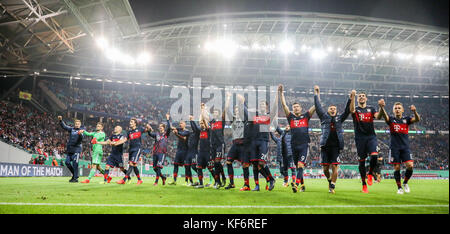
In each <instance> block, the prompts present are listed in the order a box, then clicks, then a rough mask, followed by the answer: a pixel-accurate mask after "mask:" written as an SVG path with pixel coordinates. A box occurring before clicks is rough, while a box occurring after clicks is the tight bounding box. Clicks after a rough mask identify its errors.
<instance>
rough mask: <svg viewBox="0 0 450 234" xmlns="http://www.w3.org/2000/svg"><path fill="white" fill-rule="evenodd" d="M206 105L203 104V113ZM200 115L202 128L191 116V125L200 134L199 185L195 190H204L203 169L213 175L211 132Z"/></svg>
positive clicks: (198, 157)
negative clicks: (206, 169)
mask: <svg viewBox="0 0 450 234" xmlns="http://www.w3.org/2000/svg"><path fill="white" fill-rule="evenodd" d="M203 107H204V104H203V103H202V111H203ZM202 116H203V114H202V115H200V127H199V126H198V125H197V123H195V122H194V121H193V119H192V116H191V125H192V130H193V131H194V132H198V134H199V149H198V156H197V172H198V181H199V184H198V185H197V186H195V188H204V185H203V169H205V168H208V169H209V170H210V173H212V168H213V165H211V164H212V163H211V162H214V161H213V160H211V130H210V128H209V126H208V123H207V120H206V118H203V117H202Z"/></svg>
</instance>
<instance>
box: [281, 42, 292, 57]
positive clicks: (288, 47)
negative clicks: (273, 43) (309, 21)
mask: <svg viewBox="0 0 450 234" xmlns="http://www.w3.org/2000/svg"><path fill="white" fill-rule="evenodd" d="M279 49H280V51H281V52H282V53H283V54H290V53H292V52H293V51H294V49H295V47H294V45H293V44H292V42H290V41H289V40H284V41H282V42H281V43H280V45H279Z"/></svg>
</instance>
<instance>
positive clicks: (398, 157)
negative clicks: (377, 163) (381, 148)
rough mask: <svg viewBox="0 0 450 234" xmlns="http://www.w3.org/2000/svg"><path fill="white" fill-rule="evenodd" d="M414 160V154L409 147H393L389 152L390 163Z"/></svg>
mask: <svg viewBox="0 0 450 234" xmlns="http://www.w3.org/2000/svg"><path fill="white" fill-rule="evenodd" d="M412 161H413V159H412V154H411V151H410V150H409V148H406V149H395V148H392V149H391V150H390V152H389V164H401V163H406V162H412Z"/></svg>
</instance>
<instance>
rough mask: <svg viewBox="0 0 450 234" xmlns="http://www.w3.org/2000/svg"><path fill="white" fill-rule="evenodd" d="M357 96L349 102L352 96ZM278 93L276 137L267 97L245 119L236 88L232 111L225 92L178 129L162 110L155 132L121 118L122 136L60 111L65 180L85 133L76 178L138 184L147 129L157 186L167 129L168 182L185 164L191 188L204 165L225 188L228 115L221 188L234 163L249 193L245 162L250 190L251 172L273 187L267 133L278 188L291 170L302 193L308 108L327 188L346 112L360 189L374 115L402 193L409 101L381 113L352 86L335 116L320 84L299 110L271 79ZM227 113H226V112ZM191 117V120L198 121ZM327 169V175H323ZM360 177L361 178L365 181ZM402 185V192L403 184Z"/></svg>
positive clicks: (409, 166) (374, 151)
mask: <svg viewBox="0 0 450 234" xmlns="http://www.w3.org/2000/svg"><path fill="white" fill-rule="evenodd" d="M356 96H357V98H356V99H357V104H355V97H356ZM278 97H279V98H280V99H281V104H282V107H283V110H284V112H285V114H286V118H287V121H288V124H287V125H286V126H285V130H282V129H281V128H280V127H277V128H276V132H278V133H279V134H280V136H279V137H277V136H276V135H275V134H274V133H273V132H274V131H275V129H274V128H273V127H270V125H271V123H273V121H272V122H271V120H276V114H277V112H276V111H272V112H269V111H268V103H267V102H265V101H263V102H260V103H259V110H258V111H256V110H252V111H253V113H252V114H253V116H254V117H253V118H250V117H249V116H250V115H249V112H250V110H248V109H247V107H246V105H245V98H244V97H243V96H242V95H239V94H237V95H236V98H237V101H238V103H237V105H236V106H234V108H233V110H234V113H233V112H232V111H231V110H230V108H229V107H230V98H231V94H230V93H227V94H226V102H225V108H224V110H223V111H222V114H220V112H221V111H220V110H217V109H215V110H214V111H213V114H212V116H210V115H209V114H208V111H207V108H206V107H205V105H204V104H203V103H202V104H201V115H200V117H199V120H198V121H194V118H193V116H190V125H191V128H192V130H191V131H189V130H187V129H186V122H185V121H180V123H179V127H178V128H175V127H172V126H171V123H170V121H169V120H170V115H169V114H167V115H166V118H167V123H166V124H165V123H161V124H160V125H159V127H158V131H154V130H153V129H152V127H151V126H150V125H149V124H146V125H145V127H139V126H138V122H137V120H136V119H131V120H130V122H129V127H130V129H129V130H128V132H127V135H126V136H124V135H122V128H121V127H120V126H116V127H115V128H114V132H113V134H112V135H111V136H110V137H109V138H106V136H105V133H104V132H103V130H102V129H103V124H102V123H98V124H97V126H96V132H92V133H90V132H87V131H86V130H85V129H84V128H83V127H81V121H80V120H75V122H74V127H69V126H67V125H66V124H65V123H64V121H62V117H61V116H58V119H59V120H60V123H61V126H62V127H63V128H64V129H65V130H67V131H69V132H70V137H69V141H68V144H67V158H66V166H67V167H68V169H69V170H70V171H71V172H72V174H73V176H72V178H71V180H70V181H69V182H78V159H79V156H80V153H81V147H82V145H81V142H82V139H83V136H91V137H93V138H92V141H91V143H92V145H93V148H92V169H91V171H90V174H89V176H88V178H87V179H86V180H84V181H82V183H89V182H90V180H91V178H92V177H93V176H94V174H95V172H96V170H97V169H98V170H99V171H100V173H102V174H103V175H104V182H103V183H110V181H111V177H110V176H109V170H110V168H114V167H118V168H120V170H121V171H122V172H123V173H124V174H125V176H124V177H123V179H120V180H119V181H117V183H118V184H125V183H129V182H130V181H131V173H132V172H134V173H135V175H136V177H137V179H138V182H137V184H138V185H139V184H142V182H143V181H142V179H141V178H140V174H139V169H138V167H137V162H138V160H139V158H140V156H141V152H142V150H141V148H142V146H141V144H142V140H141V137H142V134H144V133H147V134H148V135H149V136H151V137H152V138H154V139H155V142H154V145H153V150H152V154H153V169H154V171H155V172H156V180H155V183H154V185H157V184H158V180H159V178H161V179H162V184H163V185H165V182H166V177H165V176H164V175H163V174H162V173H161V169H162V168H163V165H164V161H165V156H166V154H167V147H168V137H169V134H170V133H171V132H173V134H175V135H176V136H177V138H178V145H177V152H176V155H175V160H174V171H173V181H172V182H170V183H169V184H170V185H176V183H177V182H176V180H177V173H178V168H179V167H180V166H184V167H185V177H186V183H187V184H188V185H192V186H194V187H195V188H203V187H204V186H208V185H209V184H208V185H204V183H203V170H204V169H208V170H209V172H210V175H213V178H214V181H215V183H214V188H220V187H223V186H225V183H226V177H225V173H224V169H223V166H224V165H223V163H222V162H223V160H224V159H225V158H224V151H225V142H224V126H225V119H226V117H229V119H230V120H231V121H230V124H231V128H232V146H231V148H230V149H229V151H228V154H227V158H226V166H227V172H228V177H229V184H228V185H227V186H226V187H225V189H232V188H235V184H234V178H233V175H234V172H233V166H232V164H233V161H234V160H237V161H239V162H241V165H242V167H243V172H244V186H243V187H242V188H241V189H240V190H241V191H250V190H251V189H250V183H249V176H250V173H249V167H250V166H252V169H253V176H254V182H255V187H254V189H253V190H252V191H259V190H260V188H259V174H261V175H262V176H263V178H265V179H266V182H267V183H266V190H269V191H271V190H272V189H273V188H274V186H275V179H274V178H273V176H272V174H271V172H270V169H269V167H268V166H267V160H268V145H269V140H270V138H272V139H273V140H274V141H275V142H276V143H277V161H278V163H279V166H280V171H281V174H282V175H283V176H284V184H283V185H284V186H285V187H288V186H289V183H288V178H289V177H288V170H289V169H290V170H291V172H292V175H291V176H292V180H291V183H290V186H291V187H292V191H293V192H294V193H295V192H297V191H299V190H300V191H302V192H304V191H305V183H304V178H303V174H304V173H303V170H304V167H305V163H306V159H307V156H308V148H309V143H310V138H309V133H308V126H309V120H310V118H311V117H312V116H313V114H314V113H315V112H317V115H318V117H319V119H320V123H321V130H322V135H321V138H320V148H321V149H320V150H321V158H322V163H321V165H322V166H323V172H324V175H325V176H326V177H327V180H328V182H329V186H328V190H329V192H330V193H335V188H336V180H337V175H338V165H339V162H340V160H339V152H340V151H341V150H342V149H343V148H344V137H343V132H344V130H343V128H342V123H343V122H344V121H345V120H346V119H347V117H348V115H350V114H351V116H352V118H353V124H354V130H355V144H356V148H357V154H358V156H359V172H360V175H361V181H362V192H364V193H368V189H367V185H372V183H373V181H374V175H375V170H376V168H377V165H378V163H379V162H380V160H379V158H380V155H379V154H378V147H377V139H376V135H375V129H374V125H373V121H374V119H381V118H384V120H385V122H386V123H387V124H388V125H389V127H390V134H391V144H390V148H391V151H390V155H389V163H391V164H393V165H394V170H395V173H394V177H395V181H396V183H397V186H398V190H397V192H398V193H400V194H402V193H403V192H409V191H410V189H409V186H408V180H409V179H410V178H411V175H412V173H413V160H412V156H411V152H410V150H409V141H408V130H409V125H410V124H412V123H415V122H418V121H419V120H420V116H419V115H418V114H417V111H416V108H415V107H414V106H413V105H412V106H410V109H411V111H412V112H413V114H414V116H413V117H404V116H403V112H404V108H403V105H402V104H401V103H399V102H396V103H394V106H393V113H394V115H393V116H390V115H388V114H387V112H386V111H385V109H384V107H385V102H384V100H383V99H381V100H379V101H378V105H379V111H378V112H377V111H376V110H375V108H374V107H371V106H368V105H367V104H366V103H367V96H366V94H365V93H364V92H360V93H359V94H358V95H356V91H355V90H352V91H351V93H350V95H349V99H348V100H347V103H346V107H345V110H344V112H343V113H342V114H339V115H338V110H337V107H336V105H329V106H328V109H327V110H326V111H325V110H324V108H323V107H322V105H321V103H320V90H319V87H318V86H317V85H316V86H314V105H313V106H312V107H311V108H310V109H309V110H308V111H306V112H304V113H302V106H301V105H300V103H297V102H296V103H293V104H292V111H291V110H290V109H289V107H288V106H287V104H286V101H285V98H284V92H283V86H282V85H279V87H278V95H277V96H276V99H275V102H278ZM227 119H228V118H227ZM198 123H199V124H198ZM275 123H276V122H275ZM127 141H128V144H129V152H128V153H129V161H128V169H125V166H124V165H123V161H122V154H123V145H124V143H125V142H127ZM103 145H110V146H111V147H112V151H111V154H110V155H109V156H108V158H107V161H106V168H105V170H103V169H102V168H101V167H100V162H101V158H102V155H103V149H102V146H103ZM367 157H370V164H369V171H368V172H366V167H365V161H366V158H367ZM401 163H405V164H406V172H405V179H404V182H403V186H402V183H401V176H400V169H401ZM330 169H331V173H330ZM192 172H194V173H196V174H197V176H198V182H195V183H194V182H193V179H192V175H193V173H192ZM366 177H367V182H366ZM403 188H404V190H403Z"/></svg>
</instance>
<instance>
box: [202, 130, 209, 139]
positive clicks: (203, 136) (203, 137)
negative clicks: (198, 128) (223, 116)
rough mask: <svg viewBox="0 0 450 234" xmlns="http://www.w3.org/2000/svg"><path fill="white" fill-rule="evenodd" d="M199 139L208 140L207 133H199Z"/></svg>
mask: <svg viewBox="0 0 450 234" xmlns="http://www.w3.org/2000/svg"><path fill="white" fill-rule="evenodd" d="M200 139H208V132H206V131H202V132H200Z"/></svg>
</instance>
